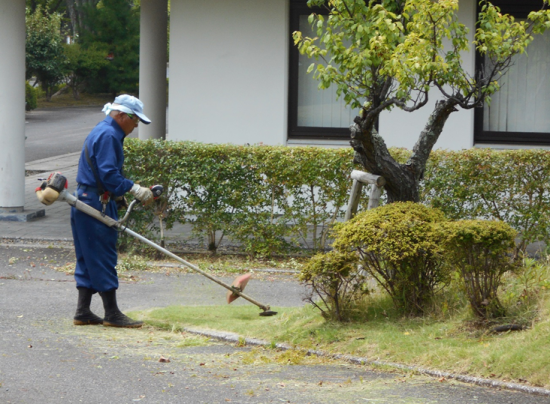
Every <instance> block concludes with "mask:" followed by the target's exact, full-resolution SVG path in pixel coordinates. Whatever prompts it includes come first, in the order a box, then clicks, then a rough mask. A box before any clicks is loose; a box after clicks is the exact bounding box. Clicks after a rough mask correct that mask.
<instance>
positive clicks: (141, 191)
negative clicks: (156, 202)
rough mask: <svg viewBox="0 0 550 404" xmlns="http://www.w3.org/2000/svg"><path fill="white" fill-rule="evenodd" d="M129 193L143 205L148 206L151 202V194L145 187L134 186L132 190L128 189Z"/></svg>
mask: <svg viewBox="0 0 550 404" xmlns="http://www.w3.org/2000/svg"><path fill="white" fill-rule="evenodd" d="M130 193H131V194H132V195H134V196H135V198H136V199H137V200H138V201H140V202H141V203H142V204H144V205H149V204H150V203H151V202H153V192H152V191H151V190H150V189H149V188H147V187H142V186H140V185H138V184H134V186H133V187H132V189H130Z"/></svg>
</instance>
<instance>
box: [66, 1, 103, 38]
mask: <svg viewBox="0 0 550 404" xmlns="http://www.w3.org/2000/svg"><path fill="white" fill-rule="evenodd" d="M98 3H99V0H65V7H66V10H67V16H68V18H69V21H70V26H71V32H72V36H73V37H74V38H76V37H78V35H79V33H80V32H81V30H82V28H83V26H84V23H85V21H86V10H88V9H90V8H95V7H96V6H97V4H98Z"/></svg>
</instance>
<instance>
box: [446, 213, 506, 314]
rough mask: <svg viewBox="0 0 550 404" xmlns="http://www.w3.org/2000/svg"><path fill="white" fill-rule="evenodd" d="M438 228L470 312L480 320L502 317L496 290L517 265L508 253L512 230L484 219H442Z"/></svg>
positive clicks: (503, 311)
mask: <svg viewBox="0 0 550 404" xmlns="http://www.w3.org/2000/svg"><path fill="white" fill-rule="evenodd" d="M439 229H440V231H441V235H442V239H443V240H444V242H443V247H444V251H445V255H446V258H447V259H448V262H449V264H450V265H451V267H452V268H453V269H456V270H457V271H459V273H460V275H461V279H462V282H463V286H464V290H465V291H466V295H467V296H468V300H469V302H470V307H471V309H472V311H473V313H474V314H475V315H476V316H477V317H479V318H482V319H490V318H497V317H502V316H504V315H505V310H504V307H503V306H502V304H501V303H500V301H499V299H498V294H497V293H498V287H499V286H500V284H501V278H502V275H503V274H504V273H506V272H508V271H511V270H513V269H515V268H517V262H516V261H515V260H514V257H513V256H512V253H513V250H514V238H515V236H516V231H515V230H514V229H512V228H511V227H510V226H509V225H508V224H506V223H503V222H500V221H487V220H460V221H456V222H446V223H442V224H441V225H440V227H439Z"/></svg>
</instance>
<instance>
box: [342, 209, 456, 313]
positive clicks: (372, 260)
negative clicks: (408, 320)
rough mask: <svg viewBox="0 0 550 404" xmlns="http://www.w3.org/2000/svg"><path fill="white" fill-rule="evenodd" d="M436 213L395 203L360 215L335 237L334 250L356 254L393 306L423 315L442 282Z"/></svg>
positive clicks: (440, 215) (439, 219)
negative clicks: (389, 298) (352, 251)
mask: <svg viewBox="0 0 550 404" xmlns="http://www.w3.org/2000/svg"><path fill="white" fill-rule="evenodd" d="M444 220H445V218H444V216H443V213H442V212H441V211H440V210H437V209H432V208H428V207H426V206H424V205H421V204H417V203H413V202H398V203H392V204H389V205H385V206H381V207H378V208H376V209H373V210H369V211H366V212H363V213H360V214H358V215H357V216H356V217H354V218H353V219H352V220H350V221H349V222H347V223H345V224H343V225H342V226H340V227H339V228H338V229H337V231H336V232H335V241H334V248H335V249H336V250H338V251H340V252H347V251H350V250H356V251H358V252H359V256H360V262H361V264H362V265H363V268H364V269H365V271H367V272H368V273H369V274H370V275H371V276H372V277H373V278H374V279H375V280H376V281H377V282H378V284H380V286H382V287H383V288H384V289H385V290H386V291H387V292H388V293H389V295H390V296H391V298H392V300H393V302H394V304H395V306H396V307H397V308H398V309H400V310H403V311H404V312H406V313H407V314H411V315H418V314H422V313H423V312H424V310H425V309H426V305H427V304H428V303H429V302H430V300H431V298H432V296H433V293H434V291H435V289H436V287H438V286H439V285H441V284H442V283H443V282H444V281H445V280H446V274H447V273H446V271H445V269H444V268H445V266H444V265H443V260H442V250H441V243H440V240H439V237H440V233H439V232H438V231H437V226H435V225H436V224H438V223H440V222H442V221H444Z"/></svg>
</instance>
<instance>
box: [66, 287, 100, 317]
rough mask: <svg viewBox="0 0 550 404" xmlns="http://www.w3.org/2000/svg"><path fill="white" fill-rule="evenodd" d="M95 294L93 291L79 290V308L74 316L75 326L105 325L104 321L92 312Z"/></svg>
mask: <svg viewBox="0 0 550 404" xmlns="http://www.w3.org/2000/svg"><path fill="white" fill-rule="evenodd" d="M93 294H94V292H93V291H92V290H91V289H87V288H78V306H77V308H76V314H75V315H74V320H73V324H74V325H96V324H103V319H102V318H101V317H99V316H96V315H95V314H94V313H92V311H91V310H90V303H91V302H92V295H93Z"/></svg>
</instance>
